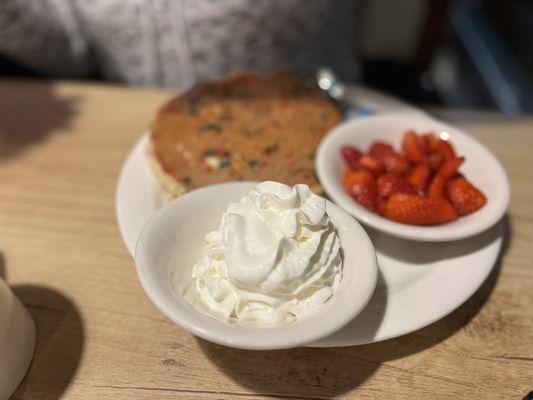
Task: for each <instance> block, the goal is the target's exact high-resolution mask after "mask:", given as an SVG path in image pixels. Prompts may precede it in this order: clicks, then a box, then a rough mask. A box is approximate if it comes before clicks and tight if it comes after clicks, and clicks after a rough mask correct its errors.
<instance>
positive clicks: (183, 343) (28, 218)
mask: <svg viewBox="0 0 533 400" xmlns="http://www.w3.org/2000/svg"><path fill="white" fill-rule="evenodd" d="M168 97H169V93H168V92H162V91H154V90H131V89H124V88H119V87H112V86H97V85H86V84H78V83H69V82H56V83H53V82H52V83H36V82H31V81H0V157H1V158H0V185H1V188H0V254H1V257H0V275H2V276H3V277H4V278H5V279H6V280H7V282H8V283H9V284H10V286H11V287H12V288H13V289H14V291H15V292H16V294H17V295H18V296H19V297H20V299H21V300H22V301H23V303H24V304H25V305H26V307H27V308H28V309H29V310H30V311H31V313H32V315H33V317H34V319H35V323H36V327H37V347H36V353H35V357H34V360H33V362H32V365H31V368H30V370H29V372H28V374H27V376H26V378H25V379H24V381H23V383H22V385H21V386H20V387H19V389H18V390H17V391H16V392H15V394H14V396H13V399H40V400H46V399H59V398H61V399H164V398H191V399H214V398H217V399H218V398H228V399H236V398H246V399H260V398H278V397H279V398H289V399H324V398H332V397H339V398H353V399H385V398H390V399H412V398H421V399H428V398H432V399H476V400H478V399H522V397H523V396H525V395H526V394H527V393H528V392H529V391H531V390H533V265H532V261H531V259H532V255H533V250H531V243H532V240H533V181H532V178H533V172H532V167H533V162H532V158H533V155H532V152H533V118H518V119H512V118H508V117H505V116H502V115H499V114H492V113H482V112H444V111H439V110H435V111H436V112H437V113H438V114H439V115H440V116H441V117H442V118H444V119H446V120H448V121H450V122H452V123H455V124H457V125H459V126H462V127H464V128H465V129H467V130H468V131H469V132H471V133H472V134H473V135H474V136H475V137H476V138H478V139H479V140H481V141H482V142H483V143H485V144H486V145H487V146H489V147H490V148H491V149H492V150H493V151H494V153H496V155H497V156H498V157H499V159H500V160H501V161H502V162H503V164H504V166H505V168H506V170H507V172H508V174H509V177H510V180H511V185H512V200H511V207H510V210H509V213H508V228H509V235H508V236H509V237H508V238H507V244H506V246H505V249H504V251H503V254H502V257H501V260H500V261H499V262H498V264H497V266H496V267H495V270H494V271H493V273H492V274H491V276H490V277H489V279H488V280H487V282H485V283H484V285H483V286H482V288H481V289H480V290H479V291H478V292H477V293H476V294H475V295H474V296H473V297H472V298H471V299H470V300H468V301H467V302H466V303H465V304H464V305H463V306H461V307H460V308H459V309H458V310H456V311H455V312H453V313H452V314H450V315H449V316H448V317H446V318H444V319H443V320H441V321H439V322H437V323H435V324H433V325H431V326H429V327H427V328H424V329H422V330H420V331H418V332H415V333H412V334H409V335H407V336H404V337H401V338H398V339H394V340H389V341H386V342H383V343H375V344H371V345H365V346H358V347H351V348H333V349H310V348H300V349H294V350H288V351H266V352H251V351H242V350H234V349H229V348H225V347H222V346H218V345H214V344H211V343H208V342H206V341H203V340H200V339H197V338H195V337H193V336H192V335H190V334H189V333H187V332H186V331H184V330H182V329H180V328H178V327H177V326H175V325H174V324H172V323H171V322H169V321H168V320H166V319H165V318H164V317H163V316H162V315H161V314H160V313H159V312H158V311H157V310H156V309H155V307H154V306H153V305H152V303H151V302H150V301H149V300H148V298H147V297H146V296H145V294H144V292H143V290H142V288H141V286H140V285H139V282H138V281H137V277H136V274H135V269H134V265H133V261H132V259H131V257H130V256H129V254H128V252H127V250H126V248H125V246H124V244H123V243H122V240H121V238H120V235H119V232H118V228H117V224H116V220H115V210H114V195H115V187H116V183H117V175H118V172H119V169H120V167H121V165H122V163H123V162H124V160H125V158H126V156H127V154H128V152H129V150H130V149H131V147H132V146H133V144H134V143H135V142H136V140H137V139H138V138H139V135H140V133H141V132H142V131H143V130H144V129H145V128H146V126H147V125H148V123H149V122H150V120H151V118H152V116H153V115H154V112H155V110H156V109H157V108H158V107H159V106H160V105H161V103H162V102H163V101H165V100H166V99H167V98H168ZM420 301H424V299H420Z"/></svg>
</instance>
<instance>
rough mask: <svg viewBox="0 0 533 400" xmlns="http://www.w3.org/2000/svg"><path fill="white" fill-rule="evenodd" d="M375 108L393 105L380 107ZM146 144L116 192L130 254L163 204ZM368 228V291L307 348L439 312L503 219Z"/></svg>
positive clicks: (495, 243) (472, 271)
mask: <svg viewBox="0 0 533 400" xmlns="http://www.w3.org/2000/svg"><path fill="white" fill-rule="evenodd" d="M404 106H405V107H407V108H409V106H406V105H404ZM376 108H378V107H376ZM410 109H411V110H413V109H412V108H410ZM414 110H416V109H414ZM377 111H378V112H390V111H397V108H394V107H392V108H388V107H386V106H383V107H382V108H381V109H377ZM406 111H408V110H406ZM420 113H421V112H420ZM146 142H147V135H143V136H142V137H141V139H140V140H139V142H138V143H137V144H136V145H135V147H134V148H133V150H132V152H131V153H130V154H129V156H128V159H127V160H126V163H125V164H124V166H123V169H122V171H121V173H120V177H119V182H118V187H117V194H116V211H117V219H118V225H119V229H120V232H121V234H122V238H123V239H124V242H125V244H126V246H127V248H128V250H129V251H130V254H132V255H133V254H134V249H135V244H136V241H137V238H138V237H139V234H140V232H141V230H142V228H143V226H144V225H145V223H146V222H147V221H148V219H149V218H150V217H151V216H152V215H153V214H154V213H155V212H156V211H157V210H158V209H159V208H160V207H161V206H162V205H163V204H164V201H163V200H162V193H161V190H160V189H159V187H158V185H157V183H156V182H155V180H154V179H153V178H152V175H151V172H150V169H149V165H148V161H147V158H146V155H145V148H146ZM369 234H370V236H371V238H372V240H373V242H374V247H375V248H376V251H377V255H378V263H379V278H378V286H377V288H376V291H375V292H374V296H373V297H372V299H371V300H370V303H369V304H368V305H367V307H366V308H365V310H364V311H363V312H362V314H360V315H359V316H358V317H357V318H356V319H354V320H353V321H352V322H350V323H349V324H348V325H347V326H346V327H344V328H343V329H341V330H340V331H338V332H336V333H334V334H332V335H331V336H328V337H327V338H324V339H322V340H320V341H318V342H316V343H314V344H313V346H317V347H333V346H352V345H357V344H363V343H371V342H377V341H380V340H385V339H391V338H394V337H397V336H400V335H403V334H407V333H409V332H413V331H415V330H417V329H420V328H422V327H424V326H426V325H429V324H431V323H432V322H434V321H436V320H438V319H440V318H442V317H444V316H445V315H447V314H448V313H450V312H451V311H453V310H454V309H456V308H457V307H458V306H459V305H461V304H462V303H463V302H465V301H466V300H467V299H468V298H469V297H470V296H471V295H472V294H473V293H474V292H475V291H476V290H477V288H478V287H479V286H480V285H481V284H482V283H483V281H484V280H485V278H486V277H487V276H488V274H489V272H490V271H491V269H492V267H493V265H494V263H495V261H496V259H497V256H498V253H499V250H500V247H501V243H502V236H503V233H502V224H501V223H500V224H498V225H496V226H494V227H493V228H492V229H491V230H490V231H487V232H485V233H483V234H481V235H480V236H474V237H471V238H468V239H466V240H462V241H460V242H453V243H448V242H442V243H438V244H432V243H416V242H411V241H406V240H402V239H399V238H394V237H391V236H387V235H386V234H383V233H379V232H377V231H369Z"/></svg>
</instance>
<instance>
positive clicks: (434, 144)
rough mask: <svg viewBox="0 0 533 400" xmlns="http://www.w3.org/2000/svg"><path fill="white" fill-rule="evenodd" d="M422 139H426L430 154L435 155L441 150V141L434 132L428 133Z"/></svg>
mask: <svg viewBox="0 0 533 400" xmlns="http://www.w3.org/2000/svg"><path fill="white" fill-rule="evenodd" d="M422 137H423V138H425V140H426V141H427V143H428V150H429V153H435V152H437V151H438V150H439V140H440V139H439V138H438V137H437V136H435V134H434V133H433V132H429V133H426V134H424V135H422Z"/></svg>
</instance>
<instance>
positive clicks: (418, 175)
mask: <svg viewBox="0 0 533 400" xmlns="http://www.w3.org/2000/svg"><path fill="white" fill-rule="evenodd" d="M430 179H431V167H430V166H429V164H428V163H427V162H421V163H418V165H416V166H415V167H414V168H413V169H412V170H411V172H410V173H409V175H407V182H409V183H410V184H411V185H413V187H414V188H415V189H416V190H417V191H418V192H419V193H423V192H425V191H426V188H427V186H428V184H429V180H430Z"/></svg>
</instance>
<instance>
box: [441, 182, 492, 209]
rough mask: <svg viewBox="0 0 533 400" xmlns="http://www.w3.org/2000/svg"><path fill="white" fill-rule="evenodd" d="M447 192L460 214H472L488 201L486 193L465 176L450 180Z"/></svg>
mask: <svg viewBox="0 0 533 400" xmlns="http://www.w3.org/2000/svg"><path fill="white" fill-rule="evenodd" d="M447 194H448V198H449V199H450V201H451V202H452V204H453V205H454V207H455V209H456V210H457V212H458V213H459V215H468V214H471V213H473V212H475V211H477V210H479V209H480V208H481V207H483V206H484V205H485V203H486V202H487V198H486V197H485V195H484V194H483V193H482V192H481V191H480V190H479V189H478V188H477V187H475V186H474V185H472V184H471V183H470V182H469V181H468V180H466V179H465V178H463V177H460V178H456V179H453V180H452V181H451V182H450V184H449V185H448V190H447Z"/></svg>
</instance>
